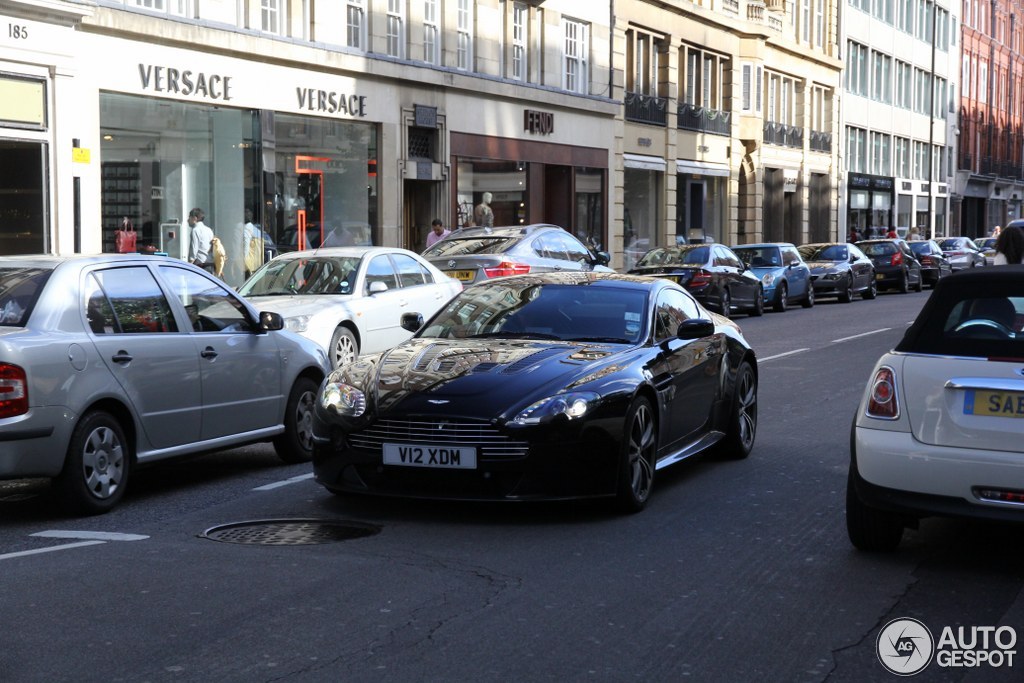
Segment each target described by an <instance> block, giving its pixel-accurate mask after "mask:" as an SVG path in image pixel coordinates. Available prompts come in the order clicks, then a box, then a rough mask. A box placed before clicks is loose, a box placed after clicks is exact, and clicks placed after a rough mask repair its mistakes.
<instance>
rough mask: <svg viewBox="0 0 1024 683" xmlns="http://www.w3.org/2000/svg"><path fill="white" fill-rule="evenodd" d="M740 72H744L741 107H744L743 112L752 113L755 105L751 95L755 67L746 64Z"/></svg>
mask: <svg viewBox="0 0 1024 683" xmlns="http://www.w3.org/2000/svg"><path fill="white" fill-rule="evenodd" d="M740 70H741V72H742V76H741V80H742V89H743V90H742V92H741V94H740V106H741V107H742V109H743V111H750V109H751V107H752V106H753V103H752V102H751V97H750V93H751V90H752V88H753V71H754V65H753V64H744V65H743V66H742V67H740Z"/></svg>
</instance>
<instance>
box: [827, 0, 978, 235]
mask: <svg viewBox="0 0 1024 683" xmlns="http://www.w3.org/2000/svg"><path fill="white" fill-rule="evenodd" d="M958 16H959V8H958V7H957V6H956V5H955V4H952V3H950V2H948V0H942V1H937V2H932V1H931V0H876V1H874V2H869V1H868V0H850V2H849V4H848V5H847V7H846V14H845V17H846V18H845V21H844V26H845V29H846V30H845V35H844V43H845V63H846V70H845V79H844V87H845V90H844V95H843V131H844V132H843V135H844V150H845V155H844V163H843V171H844V177H843V184H844V192H843V197H844V199H845V207H844V209H845V210H843V211H842V213H841V217H842V219H843V225H844V228H845V230H844V232H845V233H846V234H848V235H849V234H854V233H855V234H856V235H857V236H858V237H860V238H869V237H884V236H885V235H886V234H887V233H888V232H889V230H890V229H891V228H895V229H896V232H897V234H899V235H900V236H906V235H907V234H908V232H909V231H910V229H911V228H912V227H916V228H917V229H918V232H919V233H920V234H921V235H932V236H943V235H948V234H954V233H951V225H950V196H951V194H952V192H951V188H952V187H953V182H954V177H955V161H956V159H955V156H956V155H955V151H956V147H955V144H956V118H957V101H958V100H957V92H958V83H959V41H958V29H957V25H958V24H957V22H958Z"/></svg>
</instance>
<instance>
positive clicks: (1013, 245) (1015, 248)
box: [992, 225, 1024, 266]
mask: <svg viewBox="0 0 1024 683" xmlns="http://www.w3.org/2000/svg"><path fill="white" fill-rule="evenodd" d="M1010 263H1024V228H1021V227H1020V226H1017V225H1007V226H1006V227H1005V228H1003V229H1002V230H1000V231H999V237H997V238H996V256H995V258H994V259H992V264H993V265H996V266H1005V265H1007V264H1010Z"/></svg>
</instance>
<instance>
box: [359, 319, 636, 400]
mask: <svg viewBox="0 0 1024 683" xmlns="http://www.w3.org/2000/svg"><path fill="white" fill-rule="evenodd" d="M627 348H631V347H627V346H625V345H617V344H591V343H570V342H554V341H538V340H519V339H513V340H504V339H500V340H499V339H493V338H492V339H410V340H409V341H407V342H404V343H402V344H400V345H398V346H397V347H395V348H393V349H391V350H389V351H386V352H384V353H381V354H378V355H376V356H370V357H367V358H366V359H361V360H359V361H356V362H355V363H353V364H351V365H349V366H346V368H343V369H342V370H339V373H340V374H341V377H342V381H344V382H346V383H348V384H352V385H353V386H356V387H358V388H360V389H361V390H362V391H363V392H364V393H365V394H366V395H367V398H368V402H369V404H370V408H371V410H372V411H373V412H375V413H376V414H378V415H380V414H383V413H387V412H388V411H391V410H396V409H398V410H401V412H403V413H428V414H429V413H438V412H450V413H453V414H460V415H476V416H487V417H498V416H499V415H501V414H502V413H504V412H505V411H506V410H508V409H510V408H512V407H514V406H517V405H519V404H520V403H522V402H523V401H525V400H529V398H530V397H531V396H536V397H537V398H538V399H539V398H543V397H544V396H547V395H550V394H554V393H557V392H558V391H560V390H562V389H564V388H566V387H570V388H571V387H573V386H580V385H581V384H585V383H587V382H589V381H591V379H597V378H599V377H600V376H602V375H603V374H606V373H607V369H606V365H607V364H608V363H612V362H613V360H614V359H613V358H612V356H613V354H616V353H618V352H622V351H624V350H625V349H627ZM601 361H607V362H606V363H602V362H601ZM599 368H601V369H603V372H601V373H600V374H599V373H598V372H597V370H598V369H599Z"/></svg>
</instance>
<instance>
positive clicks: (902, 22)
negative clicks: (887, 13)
mask: <svg viewBox="0 0 1024 683" xmlns="http://www.w3.org/2000/svg"><path fill="white" fill-rule="evenodd" d="M896 28H898V29H899V30H901V31H903V32H904V33H910V34H913V33H914V0H896Z"/></svg>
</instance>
